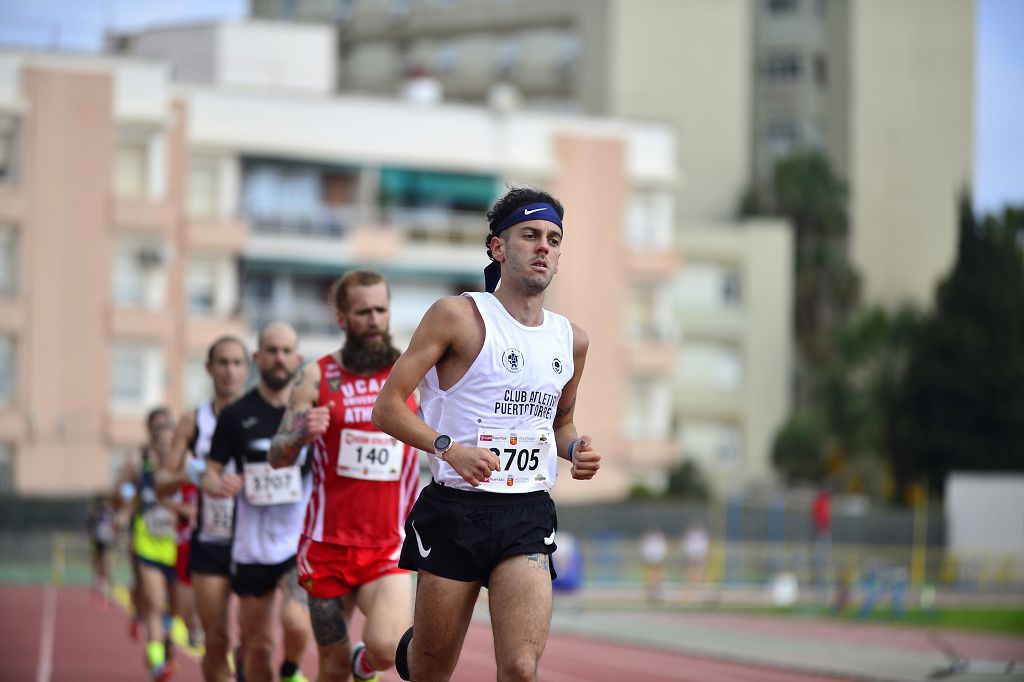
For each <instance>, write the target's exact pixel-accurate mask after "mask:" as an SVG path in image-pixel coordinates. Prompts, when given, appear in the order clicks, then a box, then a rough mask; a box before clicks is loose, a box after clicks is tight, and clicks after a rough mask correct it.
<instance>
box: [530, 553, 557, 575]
mask: <svg viewBox="0 0 1024 682" xmlns="http://www.w3.org/2000/svg"><path fill="white" fill-rule="evenodd" d="M526 560H527V561H529V562H530V566H533V567H535V568H536V569H537V570H538V571H544V572H545V573H548V572H550V570H551V569H550V563H549V562H550V561H551V559H550V557H548V555H547V554H527V555H526Z"/></svg>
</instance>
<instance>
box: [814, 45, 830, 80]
mask: <svg viewBox="0 0 1024 682" xmlns="http://www.w3.org/2000/svg"><path fill="white" fill-rule="evenodd" d="M814 82H815V83H816V84H817V85H818V87H819V88H823V87H825V86H826V85H828V62H827V61H825V55H823V54H821V53H818V54H816V55H814Z"/></svg>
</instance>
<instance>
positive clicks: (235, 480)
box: [214, 474, 242, 497]
mask: <svg viewBox="0 0 1024 682" xmlns="http://www.w3.org/2000/svg"><path fill="white" fill-rule="evenodd" d="M241 490H242V477H241V476H239V475H238V474H224V475H223V476H221V477H220V487H218V488H217V494H216V495H214V497H234V496H235V495H237V494H238V493H239V492H240V491H241Z"/></svg>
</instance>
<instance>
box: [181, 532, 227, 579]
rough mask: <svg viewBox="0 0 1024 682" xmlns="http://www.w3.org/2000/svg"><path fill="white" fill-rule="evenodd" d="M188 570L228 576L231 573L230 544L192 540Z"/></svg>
mask: <svg viewBox="0 0 1024 682" xmlns="http://www.w3.org/2000/svg"><path fill="white" fill-rule="evenodd" d="M188 571H189V573H202V574H204V575H220V576H224V577H225V578H227V577H229V576H230V575H231V545H227V544H225V545H218V544H214V543H209V542H199V541H198V540H193V541H192V551H191V552H190V553H189V557H188Z"/></svg>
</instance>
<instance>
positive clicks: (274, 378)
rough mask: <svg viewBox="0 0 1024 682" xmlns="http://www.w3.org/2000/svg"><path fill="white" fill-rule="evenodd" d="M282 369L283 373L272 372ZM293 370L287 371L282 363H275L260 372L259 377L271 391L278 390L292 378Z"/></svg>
mask: <svg viewBox="0 0 1024 682" xmlns="http://www.w3.org/2000/svg"><path fill="white" fill-rule="evenodd" d="M279 369H283V370H284V375H280V374H274V372H275V371H276V370H279ZM293 375H294V372H289V371H288V368H287V367H285V366H284V365H275V366H273V367H271V368H270V369H268V370H267V371H266V372H263V371H261V372H260V379H261V380H262V381H263V383H264V384H266V385H267V387H268V388H269V389H270V390H272V391H280V390H281V389H282V388H284V387H285V386H287V385H288V382H289V381H291V380H292V376H293Z"/></svg>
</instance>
